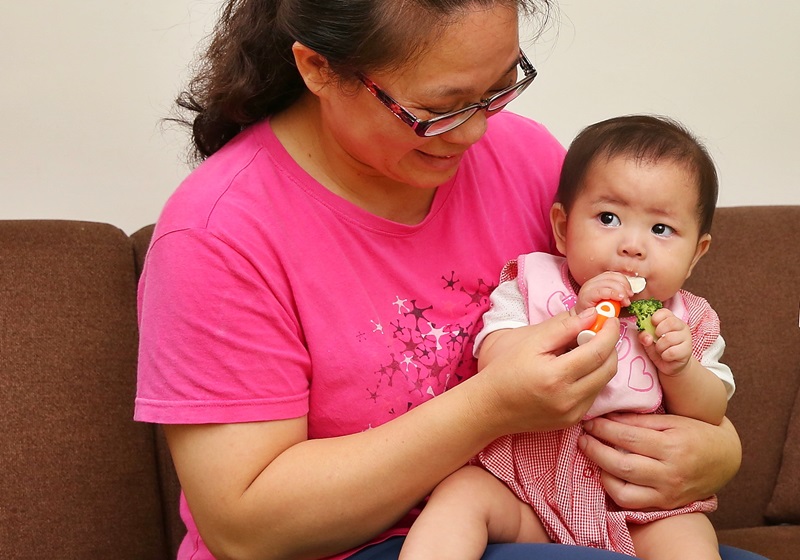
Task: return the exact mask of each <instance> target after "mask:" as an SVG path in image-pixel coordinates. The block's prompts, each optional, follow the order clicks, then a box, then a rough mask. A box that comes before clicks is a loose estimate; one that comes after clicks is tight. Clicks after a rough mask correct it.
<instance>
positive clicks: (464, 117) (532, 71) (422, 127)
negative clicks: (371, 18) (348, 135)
mask: <svg viewBox="0 0 800 560" xmlns="http://www.w3.org/2000/svg"><path fill="white" fill-rule="evenodd" d="M518 64H519V66H520V67H521V68H522V72H523V74H524V76H523V78H522V79H521V80H520V81H518V82H517V83H516V84H514V85H513V86H510V87H507V88H505V89H504V90H502V91H499V92H497V93H495V94H494V95H492V96H491V97H489V98H488V99H484V100H483V101H481V102H480V103H472V104H471V105H467V106H466V107H464V108H462V109H459V110H458V111H451V112H450V113H445V114H443V115H439V116H438V117H434V118H432V119H428V120H424V121H423V120H420V119H418V118H417V117H416V116H415V115H414V114H413V113H412V112H411V111H409V110H408V109H406V108H405V107H403V106H402V105H400V104H399V103H398V102H397V101H395V100H394V99H392V97H391V96H390V95H389V94H388V93H386V92H385V91H383V90H382V89H381V88H380V87H378V85H377V84H375V82H373V81H372V80H370V79H369V78H367V77H366V76H363V75H359V76H358V78H359V79H360V80H361V83H363V84H364V85H365V86H366V87H367V89H368V90H369V91H370V93H371V94H372V95H374V96H375V97H376V98H377V99H378V101H380V102H381V103H383V104H384V105H385V106H386V108H387V109H389V110H390V111H391V112H392V113H394V115H395V116H396V117H397V118H398V119H400V120H401V121H403V122H404V123H406V124H407V125H408V126H410V127H411V129H412V130H413V131H414V132H415V133H416V134H417V136H437V135H439V134H444V133H445V132H449V131H451V130H453V129H454V128H455V127H457V126H460V125H462V124H464V123H465V122H467V121H468V120H469V118H470V117H471V116H472V115H474V114H475V113H477V112H478V111H480V110H483V109H485V110H487V111H489V112H490V113H491V112H494V111H499V110H500V109H502V108H503V107H505V106H506V105H508V104H509V103H511V102H512V101H514V100H515V99H516V98H517V97H519V95H520V94H521V93H522V92H523V91H525V89H526V88H527V87H528V86H529V85H531V82H533V79H534V78H536V74H537V72H536V68H534V67H533V64H531V63H530V61H529V60H528V58H527V57H526V56H525V53H523V52H522V50H520V51H519V62H518Z"/></svg>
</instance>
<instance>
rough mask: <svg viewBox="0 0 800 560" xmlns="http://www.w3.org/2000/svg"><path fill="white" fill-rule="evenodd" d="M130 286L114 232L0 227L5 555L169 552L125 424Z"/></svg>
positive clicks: (142, 442) (138, 446)
mask: <svg viewBox="0 0 800 560" xmlns="http://www.w3.org/2000/svg"><path fill="white" fill-rule="evenodd" d="M135 284H136V273H135V267H134V256H133V251H132V248H131V242H130V239H129V238H128V236H127V235H126V234H125V233H124V232H122V231H120V230H119V229H116V228H114V227H112V226H109V225H105V224H96V223H80V222H66V221H51V220H48V221H0V306H1V308H0V418H2V430H0V467H1V468H2V474H0V557H2V558H3V559H4V560H22V559H39V558H62V559H76V560H86V559H89V558H115V559H118V560H141V559H143V558H147V559H148V560H150V559H156V560H157V559H166V558H169V557H170V556H171V551H170V550H168V544H167V539H166V536H165V530H164V527H165V524H164V519H163V513H162V509H161V492H160V483H159V480H158V476H157V471H156V469H155V468H154V467H155V465H156V461H157V456H156V452H155V446H154V445H155V444H154V431H153V429H152V427H151V426H148V425H144V424H137V423H135V422H133V421H132V414H133V397H134V387H135V377H136V350H137V349H136V347H137V330H136V300H135ZM173 557H174V556H173Z"/></svg>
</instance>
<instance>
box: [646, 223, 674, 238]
mask: <svg viewBox="0 0 800 560" xmlns="http://www.w3.org/2000/svg"><path fill="white" fill-rule="evenodd" d="M650 231H652V232H653V233H654V234H656V235H658V236H660V237H669V236H670V235H672V234H673V233H675V230H674V229H672V228H671V227H669V226H668V225H666V224H656V225H654V226H653V228H652V229H651V230H650Z"/></svg>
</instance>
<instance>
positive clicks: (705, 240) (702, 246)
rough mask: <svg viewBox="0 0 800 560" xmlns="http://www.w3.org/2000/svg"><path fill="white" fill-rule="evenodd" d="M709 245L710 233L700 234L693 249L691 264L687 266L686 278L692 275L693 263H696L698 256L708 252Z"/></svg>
mask: <svg viewBox="0 0 800 560" xmlns="http://www.w3.org/2000/svg"><path fill="white" fill-rule="evenodd" d="M709 247H711V234H710V233H704V234H703V235H701V236H700V239H698V240H697V248H696V249H695V250H694V258H692V264H691V266H689V270H688V271H687V272H686V278H689V276H691V275H692V271H693V270H694V265H696V264H697V261H699V260H700V258H701V257H702V256H703V255H705V254H706V253H708V249H709Z"/></svg>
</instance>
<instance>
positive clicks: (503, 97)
mask: <svg viewBox="0 0 800 560" xmlns="http://www.w3.org/2000/svg"><path fill="white" fill-rule="evenodd" d="M530 83H531V82H530V81H526V82H523V83H521V84H519V85H518V86H517V87H515V88H513V89H510V90H508V91H506V92H503V93H501V94H500V95H498V96H497V97H494V98H491V100H490V102H489V104H488V105H487V106H486V110H487V111H489V112H490V113H491V112H494V111H499V110H500V109H502V108H503V107H505V106H506V105H508V104H509V103H511V102H512V101H514V99H516V98H517V97H519V95H520V94H521V93H522V92H523V91H525V89H526V88H527V87H528V86H529V85H530ZM478 110H479V107H472V108H470V109H467V110H466V111H463V112H461V113H456V114H455V115H452V116H451V117H448V118H444V119H442V120H437V121H434V122H432V123H430V125H429V126H428V127H427V128H426V129H425V136H436V135H438V134H444V133H445V132H448V131H450V130H453V129H454V128H455V127H457V126H459V125H461V124H463V123H465V122H466V121H468V120H469V119H470V118H471V117H472V115H474V114H475V113H477V112H478Z"/></svg>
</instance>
